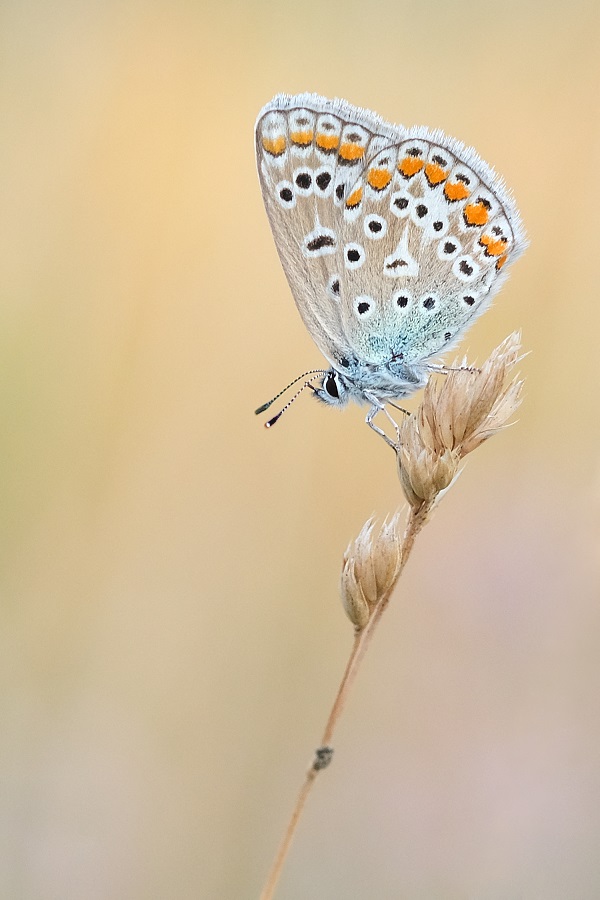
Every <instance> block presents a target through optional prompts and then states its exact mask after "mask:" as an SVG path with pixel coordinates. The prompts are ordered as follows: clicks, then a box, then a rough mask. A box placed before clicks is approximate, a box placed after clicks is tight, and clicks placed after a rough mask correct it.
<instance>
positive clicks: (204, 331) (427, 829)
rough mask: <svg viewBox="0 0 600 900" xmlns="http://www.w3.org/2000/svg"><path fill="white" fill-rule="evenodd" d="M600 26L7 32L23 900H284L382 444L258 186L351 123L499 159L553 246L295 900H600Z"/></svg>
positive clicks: (381, 24) (400, 17) (127, 17)
mask: <svg viewBox="0 0 600 900" xmlns="http://www.w3.org/2000/svg"><path fill="white" fill-rule="evenodd" d="M599 26H600V7H599V6H598V4H597V2H596V0H589V2H577V0H575V2H571V3H569V4H566V5H565V4H544V3H541V2H533V0H530V2H524V3H523V2H516V0H507V2H505V3H504V4H498V3H496V4H482V3H479V2H477V3H476V2H458V3H448V4H442V3H436V2H434V0H423V2H421V3H414V2H408V0H393V2H391V0H390V2H375V3H372V4H365V3H358V2H356V0H346V2H343V3H342V2H338V0H334V2H330V3H329V4H323V3H321V2H316V0H306V2H304V3H303V4H302V5H300V4H295V3H290V2H279V3H277V4H275V3H268V2H255V3H244V2H241V0H236V2H234V0H219V2H211V3H206V2H196V3H190V2H183V0H176V2H172V0H169V2H167V0H155V2H133V0H125V2H116V0H112V2H99V0H92V2H88V0H86V2H83V0H81V2H79V3H78V2H68V0H63V2H58V3H54V4H44V3H39V2H38V3H35V2H32V0H12V2H11V0H7V2H5V3H3V7H2V12H1V21H0V41H1V44H2V46H1V58H2V64H1V82H0V123H1V137H0V179H1V185H0V187H1V190H0V196H1V198H2V199H1V203H0V217H1V223H2V229H1V230H2V233H1V240H0V279H1V295H2V297H1V303H0V360H1V378H0V403H1V411H0V416H1V419H0V421H1V423H2V424H1V430H0V433H1V458H2V470H1V471H2V478H1V493H0V509H1V528H2V541H1V550H2V566H1V584H0V588H1V604H0V615H1V622H0V642H1V643H0V666H1V671H2V676H1V696H0V701H1V706H0V722H1V725H0V768H1V771H0V775H1V784H2V787H1V797H2V799H1V801H0V821H1V827H2V831H1V840H0V855H1V857H2V858H1V859H0V896H1V897H2V898H8V900H13V898H18V900H81V898H85V900H164V898H174V900H198V898H207V900H237V898H253V897H257V895H258V892H259V887H260V884H261V881H262V879H263V878H264V875H265V873H266V871H267V868H268V866H269V863H270V861H271V857H272V854H273V852H274V850H275V847H276V844H277V841H278V839H279V835H280V831H281V828H282V827H283V824H284V822H285V820H286V817H287V815H288V812H289V809H290V806H291V803H292V801H293V798H294V797H295V794H296V790H297V787H298V786H299V783H300V780H301V777H302V773H303V771H304V768H305V766H306V765H307V764H308V762H309V760H310V759H311V755H312V751H313V748H314V747H315V746H316V745H317V743H318V741H319V737H320V732H321V728H322V725H323V722H324V719H325V716H326V713H327V711H328V708H329V705H330V702H331V700H332V697H333V694H334V691H335V688H336V685H337V681H338V679H339V676H340V674H341V671H342V669H343V665H344V661H345V657H346V654H347V652H348V649H349V646H350V643H351V627H350V625H349V623H348V622H347V620H346V619H345V617H344V615H343V612H342V610H341V606H340V603H339V600H338V596H337V583H338V573H339V568H340V562H341V556H342V552H343V550H344V548H345V546H346V544H347V542H348V541H349V539H350V538H352V537H353V536H354V535H355V534H356V533H357V532H358V530H359V528H360V527H361V525H362V524H363V522H364V520H365V519H366V518H367V517H368V516H369V515H370V514H371V513H372V512H376V513H377V514H378V515H379V516H380V517H381V516H383V515H385V514H387V513H390V512H392V511H393V510H394V509H396V507H397V506H398V505H399V504H400V503H401V497H400V490H399V484H398V481H397V478H396V474H395V470H394V461H393V458H392V455H391V454H390V452H389V451H388V450H387V448H386V447H385V446H384V444H383V442H381V441H379V440H378V439H377V438H376V437H375V436H374V435H373V434H372V433H371V432H370V431H369V430H368V429H367V428H366V427H365V426H364V424H363V422H362V418H363V415H364V412H362V411H361V410H360V409H358V408H357V407H354V408H351V409H349V410H347V411H345V412H344V413H336V412H333V411H330V410H327V409H325V408H321V407H319V406H317V404H315V403H312V402H310V401H309V399H308V398H302V400H300V401H299V402H298V403H297V404H296V407H295V409H294V410H292V411H291V412H290V413H289V414H288V415H287V417H286V418H285V419H284V420H283V421H282V422H281V423H280V424H279V425H278V426H277V428H276V429H274V430H273V431H272V432H266V431H265V430H264V429H263V428H262V426H261V422H260V421H259V420H257V419H256V418H255V417H254V416H253V414H252V411H253V409H254V407H255V406H257V405H258V404H259V403H261V402H263V401H264V400H266V399H267V398H268V397H269V396H271V395H272V394H273V393H275V391H276V390H278V389H279V388H280V387H282V386H283V385H284V384H285V383H286V380H288V379H290V378H292V377H293V376H295V375H296V374H298V373H300V372H302V371H303V370H304V369H306V368H310V367H312V366H315V365H319V364H321V357H320V355H319V353H318V351H317V350H316V348H315V347H314V346H313V344H312V342H311V340H310V337H309V336H308V334H306V333H305V331H304V328H303V327H302V324H301V322H300V319H299V317H298V315H297V313H296V310H295V308H294V305H293V302H292V299H291V295H290V292H289V289H288V287H287V284H286V282H285V278H284V276H283V273H282V271H281V269H280V266H279V263H278V259H277V256H276V252H275V247H274V244H273V241H272V238H271V234H270V230H269V225H268V222H267V218H266V215H265V213H264V209H263V206H262V201H261V197H260V192H259V187H258V180H257V177H256V173H255V163H254V156H253V134H252V132H253V125H254V120H255V116H256V114H257V112H258V110H259V109H260V107H261V106H262V105H263V104H264V103H265V102H266V101H267V100H269V99H270V98H271V97H272V95H273V94H275V93H277V92H279V91H282V90H285V91H289V92H297V91H302V90H315V91H318V92H320V93H323V94H325V95H341V96H343V97H346V98H347V99H348V100H350V101H351V102H353V103H355V104H360V105H364V106H367V107H369V108H373V109H375V110H376V111H377V112H379V113H380V114H382V115H384V116H385V117H387V118H388V119H391V120H395V121H402V122H403V123H405V124H415V123H421V124H426V125H429V126H430V127H441V128H443V129H444V130H445V131H446V132H447V133H449V134H452V135H455V136H457V137H459V138H460V139H462V140H463V141H465V142H467V143H471V144H474V145H475V146H476V147H477V149H478V151H479V152H480V153H481V154H482V155H483V157H484V158H485V159H487V160H488V161H489V162H491V163H492V164H493V165H494V166H495V167H496V168H497V169H498V171H499V172H501V173H502V174H503V175H504V176H505V178H506V180H507V182H508V183H509V185H510V186H511V187H512V188H513V189H514V192H515V195H516V197H517V199H518V202H519V205H520V207H521V210H522V214H523V219H524V222H525V224H526V227H527V229H528V232H529V235H530V238H531V247H530V249H529V250H528V251H527V253H526V255H525V256H524V257H523V259H522V260H521V261H520V262H519V263H518V264H517V265H516V266H515V267H514V270H513V272H512V275H511V278H510V280H509V282H508V284H507V285H506V287H505V288H504V289H503V291H502V293H501V295H500V297H499V298H498V299H497V301H496V303H495V306H494V307H493V309H492V310H491V311H490V312H489V313H487V314H486V315H485V317H484V318H483V319H481V320H480V321H479V322H478V323H477V324H476V325H475V327H474V328H473V330H472V332H470V333H469V335H468V337H467V339H466V340H465V341H464V342H463V345H462V349H464V350H467V351H468V352H469V357H470V358H471V359H472V360H477V359H478V360H481V359H483V358H484V357H485V355H487V354H488V352H489V351H490V350H491V349H492V347H494V346H495V345H496V344H497V343H499V341H500V340H501V339H502V338H503V337H504V336H505V335H506V334H508V333H509V332H510V331H512V330H514V329H515V328H522V330H523V340H524V345H525V349H526V350H528V351H531V353H530V355H529V356H528V357H527V359H526V360H525V361H524V362H523V363H522V366H521V369H522V372H523V374H524V375H525V376H526V380H527V384H526V394H525V402H524V404H523V406H522V409H521V413H520V416H519V422H518V424H517V425H515V426H514V427H513V428H512V429H510V430H509V431H507V432H505V433H504V434H503V435H501V436H499V437H497V438H495V439H494V440H493V441H492V442H491V443H490V444H488V445H487V446H485V447H483V448H482V449H481V450H479V451H478V452H477V453H476V454H475V455H474V456H473V457H472V458H471V459H470V460H469V462H468V464H467V466H466V470H465V472H464V473H463V475H462V477H461V479H460V481H459V483H458V484H457V485H456V487H455V488H453V490H452V491H451V492H450V493H449V495H448V496H447V497H446V498H445V499H444V501H443V503H442V505H441V506H440V508H439V510H438V512H437V514H436V516H435V518H434V520H433V521H432V523H431V524H430V525H429V526H428V528H427V529H426V530H425V532H424V533H423V534H422V536H421V537H420V539H419V541H418V544H417V546H416V549H415V552H414V556H413V558H412V559H411V561H410V565H409V567H408V570H407V571H406V574H405V576H404V577H403V579H402V583H401V586H400V589H399V590H398V593H397V596H396V598H395V602H394V603H393V604H392V608H391V609H390V610H389V614H388V615H387V617H386V620H384V623H383V625H382V628H381V631H380V633H379V635H378V636H377V638H376V640H375V643H374V645H373V647H372V651H371V654H370V658H368V659H367V661H366V664H365V668H364V670H363V672H362V673H361V676H360V678H359V681H358V683H357V685H356V690H355V693H354V695H353V696H352V698H351V701H350V703H349V705H348V708H347V710H346V714H345V717H344V719H343V720H342V723H341V726H340V729H339V733H338V735H337V740H336V748H337V752H336V756H335V758H334V764H333V765H332V767H331V769H330V770H329V771H328V772H326V773H325V774H323V776H322V778H321V779H320V781H319V783H318V784H317V787H316V790H315V792H314V795H313V796H312V797H311V800H310V803H309V805H308V808H307V810H306V815H305V817H304V819H303V821H302V823H301V827H300V830H299V832H298V835H297V840H296V842H295V844H294V847H293V850H292V854H291V856H290V859H289V862H288V865H287V866H286V869H285V873H284V877H283V880H282V883H281V888H280V892H279V894H278V897H280V898H281V900H308V898H310V900H313V898H317V900H338V898H344V900H364V898H377V900H395V898H402V900H405V898H406V900H431V898H434V900H437V898H440V900H455V898H456V900H462V898H477V900H507V898H508V900H513V898H521V900H529V898H535V900H537V898H540V900H542V898H543V900H554V898H556V900H563V898H567V897H568V898H569V900H574V898H575V900H577V898H581V900H587V898H593V897H597V896H599V895H600V861H599V849H598V848H599V844H598V834H599V829H600V771H599V760H600V709H599V706H600V604H599V602H598V601H599V599H600V597H599V590H598V583H599V579H600V564H599V557H598V542H599V538H600V458H599V451H598V447H599V439H600V425H599V420H600V415H599V409H598V406H599V405H598V388H597V385H598V381H599V375H598V372H599V369H598V365H599V364H598V349H597V348H598V344H599V341H600V288H599V285H598V260H599V234H600V219H599V213H598V211H599V210H600V196H599V193H600V191H599V183H600V182H599V180H598V172H599V171H600V160H599V146H600V116H599V93H598V86H599V84H600V65H599V60H600V41H599V37H600V28H599Z"/></svg>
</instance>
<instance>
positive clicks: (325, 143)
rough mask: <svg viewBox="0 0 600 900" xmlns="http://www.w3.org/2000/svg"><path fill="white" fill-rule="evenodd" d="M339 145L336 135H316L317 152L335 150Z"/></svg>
mask: <svg viewBox="0 0 600 900" xmlns="http://www.w3.org/2000/svg"><path fill="white" fill-rule="evenodd" d="M339 143H340V139H339V136H338V135H337V134H318V135H317V147H318V148H319V150H337V148H338V146H339Z"/></svg>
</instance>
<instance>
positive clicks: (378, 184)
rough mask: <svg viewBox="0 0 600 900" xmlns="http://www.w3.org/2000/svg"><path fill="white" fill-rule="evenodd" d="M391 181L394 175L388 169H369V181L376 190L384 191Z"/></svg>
mask: <svg viewBox="0 0 600 900" xmlns="http://www.w3.org/2000/svg"><path fill="white" fill-rule="evenodd" d="M391 180H392V175H391V173H390V172H388V170H387V169H369V174H368V175H367V181H368V182H369V184H370V185H371V187H372V188H373V189H374V190H376V191H383V190H384V189H385V188H386V187H387V186H388V184H389V183H390V181H391Z"/></svg>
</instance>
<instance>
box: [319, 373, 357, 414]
mask: <svg viewBox="0 0 600 900" xmlns="http://www.w3.org/2000/svg"><path fill="white" fill-rule="evenodd" d="M313 392H314V394H315V397H317V399H319V400H321V401H322V402H323V403H327V404H328V405H329V406H345V405H346V403H348V401H349V400H350V397H351V394H352V391H351V387H350V384H349V382H348V381H347V380H346V379H345V378H344V376H343V375H342V374H341V373H340V372H338V371H337V369H333V368H331V369H327V371H326V372H325V374H324V375H323V379H322V381H321V384H320V387H313Z"/></svg>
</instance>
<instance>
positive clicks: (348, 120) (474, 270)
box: [255, 94, 527, 439]
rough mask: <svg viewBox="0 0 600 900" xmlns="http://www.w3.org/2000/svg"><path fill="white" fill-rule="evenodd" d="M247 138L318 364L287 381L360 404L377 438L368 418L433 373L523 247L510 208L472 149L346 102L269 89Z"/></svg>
mask: <svg viewBox="0 0 600 900" xmlns="http://www.w3.org/2000/svg"><path fill="white" fill-rule="evenodd" d="M255 135H256V157H257V165H258V172H259V179H260V185H261V190H262V196H263V200H264V203H265V207H266V211H267V215H268V217H269V222H270V224H271V228H272V231H273V237H274V240H275V244H276V247H277V251H278V253H279V257H280V260H281V263H282V266H283V269H284V271H285V274H286V276H287V279H288V282H289V284H290V288H291V291H292V294H293V296H294V300H295V302H296V306H297V307H298V311H299V312H300V315H301V317H302V320H303V322H304V324H305V326H306V328H307V329H308V331H309V333H310V335H311V336H312V338H313V340H314V342H315V344H316V345H317V347H318V348H319V349H320V350H321V352H322V353H323V355H324V356H325V358H326V359H327V360H328V363H329V368H327V369H316V370H311V371H310V372H307V373H305V375H302V376H300V378H298V379H295V381H299V380H300V379H302V378H306V377H307V376H311V377H310V378H308V380H307V381H306V383H305V385H304V387H311V388H312V390H313V391H314V393H315V394H316V396H317V397H318V398H319V399H320V400H322V401H324V402H325V403H328V404H330V405H332V406H343V405H345V404H346V403H347V402H348V401H349V400H356V401H358V402H359V403H367V404H369V412H368V414H367V417H366V421H367V423H368V424H369V425H370V426H371V427H372V428H373V429H374V430H375V431H376V432H378V433H379V434H381V435H382V436H383V437H386V435H385V433H384V432H383V431H382V430H381V429H379V428H378V427H377V426H376V425H375V423H374V422H373V419H374V417H375V415H376V414H377V413H378V412H380V411H384V412H386V410H385V404H386V403H392V401H393V400H395V399H401V398H404V397H408V396H410V395H411V394H412V393H414V392H415V391H417V390H418V389H419V388H422V387H424V385H425V384H426V383H427V381H428V379H429V376H430V375H431V373H432V372H435V371H444V367H443V366H441V365H439V364H436V363H435V361H434V360H435V358H436V357H438V356H439V354H441V353H442V352H444V351H446V350H448V349H450V348H451V347H453V346H454V345H455V344H456V343H457V342H458V340H459V339H460V338H461V336H462V335H463V334H464V332H465V330H466V329H467V328H468V327H469V326H470V325H471V323H472V322H473V321H474V319H476V318H477V317H478V316H479V315H481V313H483V312H484V311H485V310H486V309H487V308H488V306H489V304H490V302H491V300H492V297H493V296H494V294H495V293H496V292H497V291H498V289H499V287H500V286H501V284H502V283H503V281H504V280H505V278H506V272H507V268H508V266H509V264H510V263H512V262H514V261H515V259H517V257H518V256H519V255H520V254H521V253H522V252H523V250H524V249H525V247H526V244H527V241H526V237H525V232H524V229H523V226H522V224H521V219H520V216H519V212H518V210H517V207H516V205H515V202H514V200H513V198H512V196H511V194H510V192H509V191H508V190H507V188H506V186H505V184H504V182H503V181H502V179H501V178H499V177H498V176H497V175H496V174H495V172H494V171H493V169H492V168H491V167H490V166H489V165H488V164H487V163H485V162H484V161H483V160H482V159H481V158H480V157H479V156H478V154H477V153H476V152H475V150H473V149H472V148H469V147H466V146H465V145H464V144H462V143H461V142H460V141H457V140H455V139H454V138H448V137H446V135H445V134H444V133H443V132H442V131H439V130H436V131H430V130H429V129H428V128H425V127H422V126H417V127H412V128H405V127H403V126H399V125H391V124H389V123H387V122H385V121H384V120H383V119H382V118H380V117H379V116H378V115H376V114H375V113H373V112H370V111H369V110H366V109H360V108H358V107H355V106H352V105H351V104H349V103H347V102H346V101H345V100H340V99H332V100H329V99H327V98H325V97H321V96H319V95H317V94H298V95H296V96H290V95H288V94H278V95H277V96H276V97H274V98H273V100H271V101H270V103H267V105H266V106H265V107H264V108H263V109H262V110H261V112H260V113H259V116H258V119H257V122H256V129H255ZM316 376H319V378H320V382H319V384H318V386H317V387H315V386H314V385H313V384H312V382H313V381H315V380H316ZM292 384H294V382H292ZM290 386H291V385H288V387H290ZM302 389H303V388H302ZM302 389H301V390H302ZM284 390H287V388H286V389H284ZM282 393H283V391H282V392H280V394H278V395H277V396H278V397H279V396H281V394H282ZM273 399H274V400H275V399H277V398H273ZM292 399H295V398H292ZM272 402H273V400H271V401H270V402H269V403H267V404H264V406H262V407H260V408H259V409H258V410H257V411H256V412H257V413H258V412H263V411H264V410H266V409H267V408H268V407H269V406H270V405H271V403H272ZM290 402H291V401H290ZM392 405H395V404H392ZM287 406H289V404H287V405H286V407H284V409H285V408H287ZM281 412H283V410H282V411H281ZM280 414H281V413H279V414H278V415H277V416H275V417H274V418H273V419H271V420H269V422H267V425H272V424H274V422H275V421H276V420H277V419H278V418H279V415H280ZM386 414H387V412H386ZM388 417H389V416H388ZM392 421H393V420H392ZM386 439H387V438H386Z"/></svg>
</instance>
